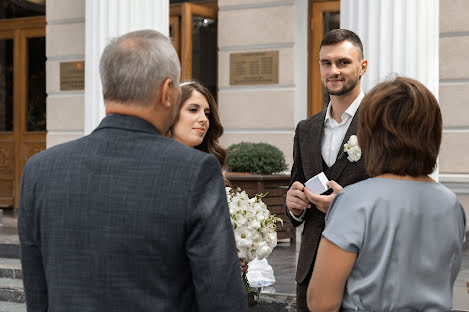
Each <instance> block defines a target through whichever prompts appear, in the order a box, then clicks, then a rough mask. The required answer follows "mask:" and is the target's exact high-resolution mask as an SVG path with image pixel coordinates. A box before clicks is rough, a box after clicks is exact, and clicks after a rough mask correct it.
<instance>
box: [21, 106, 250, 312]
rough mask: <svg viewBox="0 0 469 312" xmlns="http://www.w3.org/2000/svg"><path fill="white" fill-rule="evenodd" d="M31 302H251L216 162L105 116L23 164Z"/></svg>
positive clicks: (178, 307) (91, 306)
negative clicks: (84, 131) (83, 132)
mask: <svg viewBox="0 0 469 312" xmlns="http://www.w3.org/2000/svg"><path fill="white" fill-rule="evenodd" d="M18 231H19V235H20V241H21V253H22V254H21V261H22V266H23V280H24V286H25V294H26V303H27V307H28V311H82V312H85V311H126V312H127V311H204V312H205V311H247V295H246V291H245V289H244V286H243V284H242V280H241V274H240V269H239V260H238V257H237V254H236V248H235V240H234V235H233V230H232V226H231V222H230V218H229V211H228V206H227V201H226V194H225V188H224V185H223V178H222V175H221V168H220V165H219V163H218V161H217V160H216V159H215V157H213V156H212V155H209V154H206V153H202V152H200V151H197V150H195V149H193V148H188V147H186V146H184V145H182V144H179V143H177V142H175V141H173V140H171V139H169V138H166V137H163V136H161V135H160V134H159V133H158V131H157V130H156V129H155V128H154V127H153V126H152V125H151V124H149V123H147V122H146V121H144V120H142V119H139V118H137V117H132V116H124V115H110V116H107V117H106V118H105V119H104V120H103V121H102V122H101V124H100V125H99V127H98V128H97V129H96V130H95V131H94V132H93V133H92V134H90V135H89V136H86V137H83V138H81V139H78V140H75V141H72V142H69V143H65V144H62V145H58V146H55V147H52V148H50V149H48V150H46V151H44V152H42V153H39V154H37V155H35V156H34V157H32V158H31V159H30V160H29V161H28V162H27V164H26V166H25V168H24V171H23V177H22V183H21V200H20V208H19V217H18Z"/></svg>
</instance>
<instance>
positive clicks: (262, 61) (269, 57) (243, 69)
mask: <svg viewBox="0 0 469 312" xmlns="http://www.w3.org/2000/svg"><path fill="white" fill-rule="evenodd" d="M272 83H278V51H266V52H245V53H232V54H230V84H231V85H258V84H272Z"/></svg>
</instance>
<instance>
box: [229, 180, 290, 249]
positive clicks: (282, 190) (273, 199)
mask: <svg viewBox="0 0 469 312" xmlns="http://www.w3.org/2000/svg"><path fill="white" fill-rule="evenodd" d="M226 178H227V179H228V181H230V183H231V187H232V188H236V187H239V188H241V189H242V190H244V191H246V193H247V194H248V195H249V197H253V196H255V195H256V194H263V193H268V194H267V196H266V197H264V198H263V199H262V201H263V202H264V203H265V204H266V205H267V208H268V209H269V211H270V213H272V214H275V215H276V216H277V217H279V218H281V219H282V220H283V226H282V225H281V224H280V223H277V238H278V239H284V238H289V239H290V241H291V242H292V243H294V242H295V241H296V230H295V227H294V226H293V225H292V224H291V222H290V219H289V218H288V216H287V214H286V213H285V196H286V194H287V191H288V183H289V182H290V175H256V174H250V173H235V172H227V173H226Z"/></svg>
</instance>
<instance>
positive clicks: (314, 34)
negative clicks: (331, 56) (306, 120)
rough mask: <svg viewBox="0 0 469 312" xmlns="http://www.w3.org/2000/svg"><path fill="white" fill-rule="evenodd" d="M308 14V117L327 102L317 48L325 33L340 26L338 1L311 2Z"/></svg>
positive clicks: (318, 110)
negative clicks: (309, 25)
mask: <svg viewBox="0 0 469 312" xmlns="http://www.w3.org/2000/svg"><path fill="white" fill-rule="evenodd" d="M309 13H310V17H311V18H310V23H311V28H310V34H309V40H308V41H309V42H308V47H309V53H308V54H309V57H308V62H309V64H308V81H309V87H308V103H309V104H308V117H310V116H313V115H314V114H316V113H318V112H320V111H321V110H322V109H323V108H324V107H325V106H327V103H328V102H329V100H328V95H327V93H326V92H325V89H324V87H323V86H322V83H321V75H320V73H319V46H320V45H321V41H322V38H323V37H324V34H325V33H326V32H328V31H330V30H332V29H337V28H339V26H340V1H313V2H312V3H311V5H310V12H309Z"/></svg>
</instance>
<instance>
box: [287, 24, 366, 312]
mask: <svg viewBox="0 0 469 312" xmlns="http://www.w3.org/2000/svg"><path fill="white" fill-rule="evenodd" d="M319 64H320V72H321V81H322V84H323V85H324V87H325V88H326V90H327V92H328V93H329V95H330V99H331V101H330V103H329V105H328V107H327V109H324V110H323V111H321V112H319V113H317V114H316V115H314V116H312V117H311V118H309V119H306V120H303V121H301V122H300V123H298V126H297V127H296V131H295V140H294V145H293V167H292V170H291V180H290V189H289V190H288V192H287V197H286V207H287V214H288V215H289V217H290V219H291V222H292V223H293V225H294V226H299V225H300V224H302V223H304V230H303V233H302V235H301V247H300V254H299V256H298V266H297V271H296V282H297V288H296V300H297V311H309V310H308V307H307V304H306V291H307V288H308V284H309V280H310V278H311V273H312V272H313V267H314V261H315V257H316V249H317V247H318V244H319V240H320V239H321V233H322V231H323V230H324V217H325V214H326V213H327V210H328V209H329V206H330V204H331V202H332V200H333V199H334V197H335V195H336V194H337V193H338V192H339V191H340V190H341V189H342V187H345V186H347V185H349V184H352V183H355V182H358V181H361V180H364V179H366V178H367V177H368V176H367V174H366V171H365V167H364V159H363V157H361V158H360V159H358V161H357V160H356V158H353V157H350V159H351V160H349V159H348V155H347V154H346V153H345V154H344V155H342V157H340V154H341V153H342V151H343V145H344V144H345V143H346V142H347V141H348V140H349V139H350V136H352V135H356V134H357V128H358V108H359V106H360V102H361V100H362V99H363V97H364V93H363V91H362V90H361V87H360V82H361V77H362V76H363V75H364V74H365V72H366V69H367V61H366V60H365V59H363V46H362V43H361V40H360V38H359V37H358V36H357V35H356V34H355V33H354V32H352V31H349V30H345V29H336V30H332V31H330V32H328V33H327V34H326V35H325V36H324V39H323V40H322V42H321V46H320V50H319ZM354 156H357V155H354ZM320 172H324V173H325V174H326V176H327V178H328V179H329V180H332V181H330V182H329V183H328V184H329V186H330V187H331V188H332V193H329V194H328V195H315V194H313V193H311V192H310V191H309V190H308V189H307V188H305V187H304V183H305V182H306V181H308V180H309V179H310V178H311V177H313V176H315V175H316V174H318V173H320ZM334 181H335V182H334Z"/></svg>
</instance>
